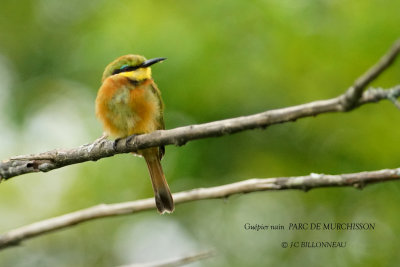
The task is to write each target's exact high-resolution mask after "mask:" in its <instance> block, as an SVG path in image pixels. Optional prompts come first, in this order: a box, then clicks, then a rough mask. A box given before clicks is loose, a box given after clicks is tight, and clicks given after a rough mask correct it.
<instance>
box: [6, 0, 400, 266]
mask: <svg viewBox="0 0 400 267" xmlns="http://www.w3.org/2000/svg"><path fill="white" fill-rule="evenodd" d="M0 5H1V7H0V112H1V114H0V127H1V129H2V130H1V131H0V147H1V148H2V149H1V150H0V156H1V157H2V158H4V159H6V158H8V157H10V156H12V155H17V154H24V153H34V152H41V151H46V150H50V149H54V148H68V147H74V146H78V145H81V144H83V143H87V142H90V141H92V140H94V139H95V138H97V137H98V136H99V135H100V134H101V132H102V130H101V126H100V123H99V122H97V121H96V118H95V116H94V99H95V97H96V92H97V89H98V88H99V85H100V78H101V74H102V71H103V69H104V67H105V66H106V64H107V63H108V62H110V61H111V60H113V59H114V58H116V57H118V56H120V55H123V54H128V53H136V54H142V55H145V56H146V57H147V58H152V57H167V58H168V60H167V61H165V62H164V63H163V64H159V65H157V66H154V68H153V74H154V78H155V80H156V82H157V84H158V85H159V87H160V89H161V91H162V95H163V99H164V102H165V104H166V111H165V121H166V125H167V128H174V127H178V126H182V125H189V124H194V123H202V122H207V121H212V120H218V119H223V118H228V117H235V116H240V115H246V114H252V113H257V112H261V111H264V110H268V109H273V108H279V107H285V106H290V105H295V104H300V103H304V102H309V101H313V100H317V99H325V98H330V97H334V96H336V95H338V94H340V93H342V92H343V91H344V90H345V89H346V88H347V87H348V86H349V85H351V84H352V82H353V81H354V79H355V78H356V77H358V76H359V75H360V74H361V73H363V72H364V71H365V70H366V69H367V68H369V66H371V65H372V64H373V63H374V62H376V60H377V59H378V58H379V57H380V56H381V55H382V54H383V53H384V52H385V51H386V49H387V48H388V47H389V46H390V45H391V44H392V42H393V41H394V40H395V39H397V38H398V37H399V31H398V29H399V27H398V25H399V16H398V11H399V10H400V2H399V1H389V0H388V1H378V0H368V1H343V0H317V1H304V0H301V1H288V0H284V1H272V0H253V1H244V0H238V1H227V0H220V1H210V0H203V1H170V0H166V1H155V0H153V1H127V0H123V1H104V0H103V1H77V0H72V1H55V0H40V1H39V0H37V1H33V0H19V1H11V0H1V2H0ZM396 84H399V63H397V64H395V65H394V66H393V67H392V68H391V69H389V70H388V71H387V72H385V73H384V74H383V75H382V76H381V77H380V78H379V79H378V80H377V81H375V82H374V84H373V85H375V86H382V87H390V86H394V85H396ZM399 120H400V113H399V111H398V110H396V109H395V108H394V106H393V105H392V104H391V103H389V102H381V103H379V104H375V105H367V106H363V107H361V108H359V109H357V110H355V111H352V112H350V113H347V114H328V115H322V116H319V117H317V118H307V119H302V120H299V121H297V122H295V123H288V124H283V125H276V126H273V127H270V128H268V129H266V130H256V131H249V132H244V133H239V134H235V135H233V136H227V137H223V138H215V139H205V140H200V141H195V142H191V143H188V144H187V145H185V146H183V147H179V148H177V147H172V146H169V147H167V153H166V156H165V158H164V160H163V166H164V169H165V173H166V176H167V179H168V181H169V183H170V186H171V189H172V190H173V191H174V192H177V191H180V190H188V189H192V188H196V187H208V186H214V185H220V184H224V183H230V182H234V181H239V180H243V179H248V178H253V177H265V178H266V177H279V176H290V175H304V174H308V173H311V172H315V173H332V174H339V173H344V172H358V171H363V170H376V169H381V168H395V167H399V165H398V147H397V144H398V132H399V129H400V128H399V126H398V125H399V124H398V121H399ZM399 190H400V186H399V184H398V183H385V184H379V185H374V186H371V187H368V188H365V189H364V190H362V191H358V190H355V189H352V188H327V189H318V190H312V191H310V192H307V193H304V192H294V191H287V192H269V193H255V194H249V195H243V196H234V197H231V198H229V199H227V200H207V201H200V202H196V203H189V204H184V205H179V206H177V208H176V212H175V213H174V214H173V215H169V216H159V215H158V214H157V213H156V212H155V211H150V212H145V213H142V214H137V215H133V216H124V217H120V218H112V219H104V220H98V221H95V222H90V223H86V224H84V225H79V226H77V227H73V228H72V229H69V230H65V231H61V232H57V233H53V234H49V235H46V236H43V237H40V238H36V239H33V240H30V241H28V242H26V243H25V245H24V246H21V247H17V248H12V249H8V250H5V251H2V252H1V253H0V265H1V266H114V265H119V264H126V263H130V262H141V261H152V260H160V259H167V258H172V257H176V256H180V255H183V254H187V253H193V252H196V251H199V250H203V249H208V248H215V250H216V251H217V253H218V256H217V257H215V258H214V259H211V260H207V261H204V262H202V263H201V264H199V265H204V266H266V265H271V266H285V265H287V266H289V265H308V266H320V265H321V264H322V263H324V262H325V261H326V263H327V264H323V265H325V266H329V264H328V263H330V264H332V265H336V266H346V265H347V266H377V265H380V264H382V263H387V264H388V265H396V264H399V262H400V259H399V254H398V251H399V250H400V241H399V239H398V236H399V234H400V226H399V225H400V224H399V221H400V215H399V212H398V210H399V209H398V204H397V203H398V202H399V201H400V194H399V192H400V191H399ZM150 196H152V190H151V186H150V182H149V179H148V173H147V169H146V166H145V163H144V161H143V160H142V159H139V158H134V157H132V155H120V156H116V157H113V158H109V159H103V160H101V161H99V162H96V163H84V164H79V165H77V166H70V167H67V168H64V169H60V170H56V171H52V172H50V173H46V174H43V173H38V174H30V175H25V176H21V177H17V178H14V179H12V180H10V181H8V182H6V183H2V184H1V185H0V203H1V204H0V218H1V220H0V231H1V232H4V231H6V230H9V229H12V228H15V227H17V226H21V225H25V224H27V223H31V222H34V221H36V220H40V219H44V218H48V217H52V216H56V215H60V214H63V213H66V212H70V211H74V210H77V209H81V208H85V207H88V206H91V205H95V204H98V203H114V202H119V201H129V200H133V199H139V198H145V197H150ZM317 221H320V222H364V221H366V222H373V223H376V230H375V231H369V232H357V231H345V232H343V231H342V232H315V231H299V232H293V231H287V230H284V231H269V232H251V231H245V230H244V229H243V225H244V224H245V223H246V222H250V223H254V224H255V223H258V224H267V225H270V224H281V225H285V226H287V225H288V224H289V223H290V222H317ZM282 241H288V242H290V241H347V247H346V248H345V249H282V248H281V245H280V244H281V242H282Z"/></svg>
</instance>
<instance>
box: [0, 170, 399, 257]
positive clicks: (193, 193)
mask: <svg viewBox="0 0 400 267" xmlns="http://www.w3.org/2000/svg"><path fill="white" fill-rule="evenodd" d="M399 179H400V168H398V169H385V170H379V171H370V172H359V173H349V174H340V175H328V174H315V173H312V174H310V175H307V176H297V177H281V178H269V179H250V180H245V181H241V182H237V183H232V184H226V185H221V186H216V187H209V188H199V189H194V190H190V191H184V192H179V193H175V194H173V198H174V201H175V204H180V203H185V202H191V201H196V200H202V199H214V198H226V197H229V196H231V195H234V194H242V193H250V192H257V191H272V190H286V189H300V190H304V191H307V190H310V189H312V188H320V187H335V186H353V187H355V188H363V187H364V186H366V185H368V184H372V183H378V182H386V181H393V180H399ZM154 208H155V202H154V198H148V199H142V200H136V201H131V202H124V203H116V204H101V205H97V206H93V207H90V208H87V209H83V210H79V211H75V212H72V213H69V214H65V215H62V216H58V217H54V218H50V219H47V220H43V221H39V222H36V223H32V224H29V225H26V226H23V227H20V228H17V229H14V230H11V231H9V232H6V233H4V234H2V235H0V249H3V248H6V247H9V246H13V245H18V244H19V243H20V242H21V241H23V240H26V239H30V238H33V237H36V236H39V235H43V234H46V233H49V232H53V231H56V230H60V229H64V228H67V227H70V226H73V225H76V224H80V223H83V222H87V221H90V220H94V219H98V218H104V217H111V216H119V215H126V214H132V213H137V212H140V211H145V210H150V209H154Z"/></svg>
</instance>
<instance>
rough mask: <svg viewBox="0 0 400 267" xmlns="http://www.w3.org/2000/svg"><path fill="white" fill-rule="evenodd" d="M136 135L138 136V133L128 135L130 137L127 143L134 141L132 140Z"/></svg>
mask: <svg viewBox="0 0 400 267" xmlns="http://www.w3.org/2000/svg"><path fill="white" fill-rule="evenodd" d="M136 136H138V134H132V135H130V136H128V138H126V142H127V143H130V142H132V140H133V139H134V138H135V137H136Z"/></svg>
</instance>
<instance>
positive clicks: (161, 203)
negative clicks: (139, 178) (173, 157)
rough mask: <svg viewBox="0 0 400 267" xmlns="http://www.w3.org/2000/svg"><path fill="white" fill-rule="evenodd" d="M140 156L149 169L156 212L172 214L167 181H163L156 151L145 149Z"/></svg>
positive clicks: (162, 173)
mask: <svg viewBox="0 0 400 267" xmlns="http://www.w3.org/2000/svg"><path fill="white" fill-rule="evenodd" d="M142 155H143V157H144V159H145V160H146V163H147V167H148V168H149V172H150V178H151V183H152V185H153V190H154V196H155V199H156V206H157V209H158V212H160V213H161V214H163V213H164V212H168V213H170V212H173V211H174V201H173V199H172V195H171V192H170V190H169V187H168V183H167V180H165V176H164V172H163V169H162V167H161V162H160V156H159V152H158V149H154V148H153V149H146V151H143V152H142Z"/></svg>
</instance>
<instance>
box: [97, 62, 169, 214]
mask: <svg viewBox="0 0 400 267" xmlns="http://www.w3.org/2000/svg"><path fill="white" fill-rule="evenodd" d="M164 60H166V58H163V57H158V58H153V59H148V60H147V59H146V58H145V57H143V56H140V55H124V56H121V57H118V58H117V59H115V60H114V61H112V62H111V63H110V64H108V65H107V67H106V68H105V70H104V72H103V76H102V79H101V86H100V88H99V90H98V93H97V97H96V116H97V118H98V119H99V120H100V122H101V123H102V124H103V129H104V136H105V137H107V136H108V137H113V138H115V141H114V142H117V141H118V140H119V139H121V138H125V137H128V136H132V135H138V134H146V133H151V132H153V131H156V130H163V129H165V125H164V116H163V113H164V103H163V101H162V98H161V92H160V90H159V89H158V87H157V85H156V84H155V82H154V80H153V78H152V74H151V68H150V66H152V65H153V64H155V63H157V62H162V61H164ZM114 144H116V143H114ZM164 153H165V148H164V146H160V147H151V148H146V149H142V150H139V151H137V152H136V154H138V155H139V156H142V157H143V158H144V159H145V160H146V163H147V167H148V169H149V173H150V178H151V183H152V187H153V191H154V196H155V202H156V207H157V210H158V212H159V213H161V214H163V213H171V212H173V211H174V201H173V198H172V195H171V191H170V189H169V187H168V183H167V181H166V179H165V175H164V171H163V169H162V166H161V158H162V157H163V156H164Z"/></svg>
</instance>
